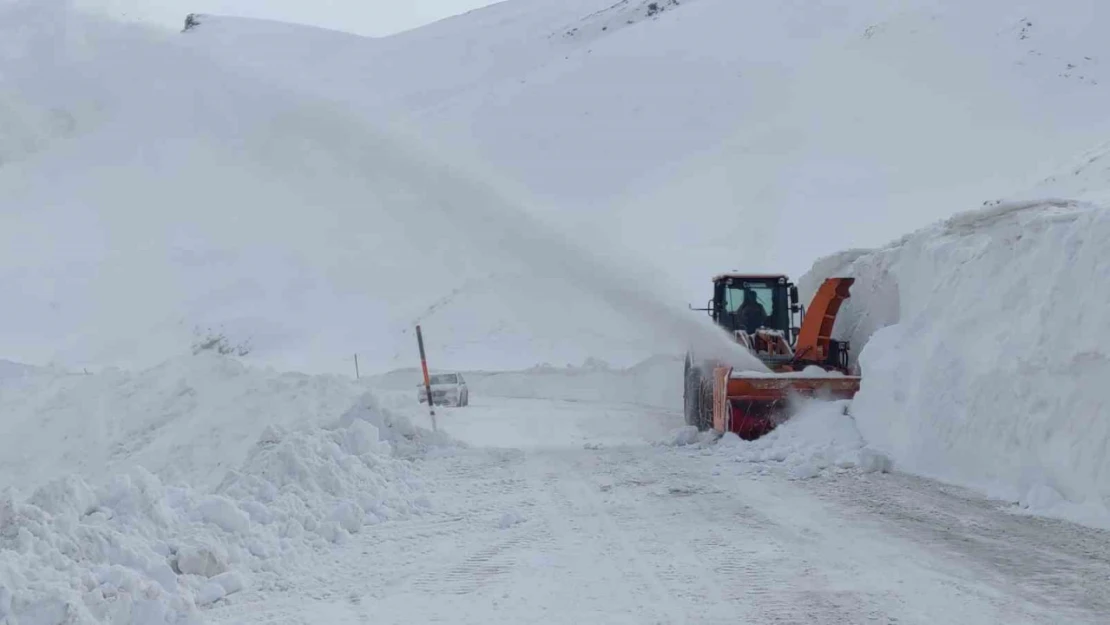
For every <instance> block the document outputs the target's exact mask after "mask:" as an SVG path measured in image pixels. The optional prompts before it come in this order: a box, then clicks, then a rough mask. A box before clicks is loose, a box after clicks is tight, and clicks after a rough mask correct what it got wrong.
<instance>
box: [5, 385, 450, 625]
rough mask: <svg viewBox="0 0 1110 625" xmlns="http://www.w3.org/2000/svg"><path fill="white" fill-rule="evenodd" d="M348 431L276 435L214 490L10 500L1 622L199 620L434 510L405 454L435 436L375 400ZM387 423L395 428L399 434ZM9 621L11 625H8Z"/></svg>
mask: <svg viewBox="0 0 1110 625" xmlns="http://www.w3.org/2000/svg"><path fill="white" fill-rule="evenodd" d="M339 421H340V422H339V423H336V424H333V425H331V426H328V427H316V426H304V427H301V428H299V429H296V430H287V429H285V428H282V427H270V428H267V429H266V430H265V432H264V433H263V434H262V436H261V437H260V438H259V440H258V441H257V442H256V443H255V444H254V447H253V448H252V449H251V451H250V453H249V455H248V457H247V459H246V461H245V462H243V463H242V465H241V466H240V467H239V468H238V469H236V470H233V471H231V472H229V473H228V474H227V476H226V477H225V479H224V480H223V481H222V483H220V485H219V486H218V487H217V488H215V489H213V490H211V491H206V490H204V489H198V488H193V487H188V486H168V485H166V484H165V483H164V482H163V481H162V480H160V479H159V478H158V477H157V476H156V475H154V474H153V473H151V472H149V471H147V470H145V469H143V468H141V467H137V468H134V469H133V470H131V471H130V472H128V473H126V474H122V475H119V476H117V477H116V478H115V479H113V480H111V481H110V482H108V483H107V484H106V485H104V486H102V487H99V488H94V487H92V486H90V485H89V484H88V483H87V482H86V481H85V480H84V479H82V478H81V477H78V476H67V477H64V478H60V479H58V480H55V481H52V482H50V483H48V484H46V485H44V486H42V487H41V488H38V489H37V490H35V491H34V492H33V493H32V494H31V496H30V497H28V498H26V499H20V498H18V497H16V496H15V494H14V492H13V491H12V490H10V489H9V490H7V491H5V492H4V493H3V495H0V622H5V623H21V624H22V623H31V624H35V625H37V624H39V623H44V624H45V623H60V622H66V623H79V624H86V623H88V624H92V623H143V624H155V623H194V622H198V621H199V620H200V612H199V611H198V610H199V608H201V607H203V606H207V605H211V604H213V603H215V602H217V601H220V600H222V599H223V598H225V597H227V596H228V595H232V594H234V593H236V592H240V591H241V590H243V589H244V588H246V587H248V586H250V587H255V588H261V589H267V588H277V587H280V583H281V579H282V577H283V575H285V574H286V573H285V571H287V570H288V569H290V568H292V567H296V566H297V565H298V563H302V562H306V560H308V559H311V558H313V557H314V553H315V552H316V551H319V550H321V549H324V548H326V547H327V546H328V545H331V544H336V543H343V542H344V541H346V540H348V538H349V537H350V535H351V534H354V533H357V532H359V531H361V530H362V528H364V527H365V526H367V525H374V524H377V523H381V522H383V521H387V520H391V519H398V518H405V517H409V516H411V515H415V514H420V513H421V512H422V511H423V510H425V509H426V508H427V507H428V502H427V501H426V499H424V497H423V496H422V495H421V494H420V485H419V482H418V481H417V480H416V479H415V478H414V477H413V475H412V473H411V472H410V469H409V468H408V463H407V462H405V461H404V460H402V459H397V458H394V457H393V455H392V453H391V451H392V448H393V447H394V445H395V444H396V443H397V442H400V441H409V442H410V443H411V442H412V441H413V440H416V439H421V438H422V437H425V434H426V433H424V432H422V431H421V430H419V429H418V428H413V427H412V426H411V425H407V424H404V423H403V422H402V420H400V419H399V418H398V417H396V416H393V415H388V414H382V413H380V412H379V411H377V410H375V409H374V408H373V407H372V405H371V403H370V402H368V401H364V402H363V403H362V404H360V406H359V407H358V409H357V410H353V411H351V412H349V413H348V414H347V415H346V416H345V417H344V418H343V419H340V420H339ZM378 424H385V428H386V429H385V430H384V432H385V435H384V436H383V435H382V434H383V430H382V429H379V427H378ZM5 619H6V620H5Z"/></svg>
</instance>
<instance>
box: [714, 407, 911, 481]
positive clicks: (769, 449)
mask: <svg viewBox="0 0 1110 625" xmlns="http://www.w3.org/2000/svg"><path fill="white" fill-rule="evenodd" d="M848 406H849V402H847V401H833V402H825V401H817V400H808V401H805V402H804V403H802V404H800V405H799V406H798V408H797V410H798V412H797V413H796V414H795V415H794V416H793V417H792V418H791V419H790V420H789V421H787V422H786V423H784V424H782V425H780V426H779V427H777V428H775V429H774V430H773V431H771V432H770V433H769V434H767V435H766V436H763V437H761V438H759V439H757V440H754V441H744V440H741V439H740V437H738V436H736V435H735V434H732V433H729V434H726V435H725V436H724V437H722V438H721V440H720V442H719V443H718V446H719V447H720V448H721V449H722V450H724V451H725V453H728V454H730V455H734V457H735V458H736V460H738V461H740V462H750V463H757V464H771V465H774V466H777V467H782V468H785V469H787V470H788V471H789V472H790V474H791V475H792V476H794V477H795V478H798V479H808V478H811V477H816V476H817V475H819V474H820V473H821V472H822V471H824V470H826V469H853V468H858V469H862V470H864V471H868V472H874V471H882V472H886V471H889V470H890V469H891V463H890V460H889V459H887V458H886V457H885V456H883V455H882V454H880V453H877V452H875V451H874V450H872V449H869V448H868V447H867V445H866V444H865V442H864V440H863V438H862V437H861V436H860V433H859V430H857V429H856V424H855V422H854V421H853V419H852V417H851V416H850V415H849V414H848V413H847V408H848Z"/></svg>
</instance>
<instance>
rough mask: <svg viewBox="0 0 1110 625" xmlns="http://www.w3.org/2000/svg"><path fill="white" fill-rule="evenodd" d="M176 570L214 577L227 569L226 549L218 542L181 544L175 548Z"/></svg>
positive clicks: (187, 573) (188, 573)
mask: <svg viewBox="0 0 1110 625" xmlns="http://www.w3.org/2000/svg"><path fill="white" fill-rule="evenodd" d="M175 562H176V564H177V570H178V571H180V572H181V573H183V574H185V575H200V576H202V577H215V576H216V575H219V574H220V573H223V572H225V571H227V569H228V566H229V565H228V556H227V550H226V549H225V548H224V547H223V546H222V545H220V544H218V543H213V542H208V543H205V544H196V545H183V546H182V547H181V548H179V549H178V550H177V558H176V560H175Z"/></svg>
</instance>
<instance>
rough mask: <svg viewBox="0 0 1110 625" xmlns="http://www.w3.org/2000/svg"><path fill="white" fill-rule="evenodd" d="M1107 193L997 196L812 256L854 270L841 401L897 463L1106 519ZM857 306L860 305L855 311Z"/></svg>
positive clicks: (1109, 512)
mask: <svg viewBox="0 0 1110 625" xmlns="http://www.w3.org/2000/svg"><path fill="white" fill-rule="evenodd" d="M1108 241H1110V208H1107V207H1104V206H1097V205H1091V204H1085V203H1078V202H1069V201H1046V202H1034V203H1022V204H1016V203H1014V204H1002V205H998V206H994V207H992V208H990V209H987V210H982V211H978V212H972V213H968V214H963V215H959V216H956V217H954V218H952V219H949V220H947V221H946V222H944V223H941V224H938V225H936V226H934V227H931V228H928V229H925V230H922V231H919V232H916V233H914V234H911V235H909V236H907V237H906V238H904V239H903V240H901V241H898V242H896V243H894V244H892V245H891V246H889V247H887V248H884V249H881V250H876V251H873V252H870V253H866V254H862V255H858V256H857V257H855V258H854V259H853V258H849V259H847V260H848V261H849V262H848V263H847V264H846V265H844V266H841V267H836V266H835V263H827V262H826V263H821V264H819V265H818V267H819V273H815V274H813V275H810V276H807V281H808V282H809V283H815V282H816V281H818V280H819V279H821V278H823V277H825V276H827V275H832V274H836V275H850V276H854V277H855V278H856V284H855V285H854V286H853V288H852V299H851V300H849V304H848V305H847V306H846V307H845V308H843V309H842V311H843V312H842V315H843V317H842V319H841V320H839V321H838V327H837V330H836V333H837V334H838V335H839V336H840V337H842V338H848V339H850V340H851V342H852V344H853V346H854V349H856V350H860V349H861V348H862V352H861V354H860V364H861V366H862V369H863V386H862V389H861V392H860V393H859V395H858V396H857V397H856V399H855V401H854V402H853V405H852V413H853V414H854V415H855V418H856V422H857V424H858V426H859V430H860V432H861V433H862V434H863V437H864V439H866V440H867V441H868V443H870V444H872V445H874V446H875V447H876V448H878V449H880V450H883V451H884V452H886V453H889V454H890V455H891V456H892V457H893V458H894V460H895V462H896V463H897V464H898V466H899V467H900V468H903V469H905V470H908V471H912V472H916V473H919V474H923V475H927V476H932V477H936V478H939V479H942V480H947V481H951V482H954V483H958V484H962V485H966V486H971V487H976V488H979V489H982V490H984V491H986V492H987V493H989V494H991V495H993V496H997V497H1001V498H1006V499H1010V500H1013V501H1018V502H1020V503H1021V504H1022V505H1023V506H1025V507H1027V508H1029V509H1030V510H1033V511H1036V512H1041V513H1048V514H1053V515H1060V516H1066V517H1068V518H1072V519H1074V520H1078V521H1082V522H1089V523H1093V524H1103V525H1105V524H1108V523H1110V455H1108V454H1107V453H1106V450H1107V448H1108V447H1110V386H1108V385H1107V384H1106V381H1107V380H1110V335H1108V334H1107V333H1106V332H1104V331H1103V330H1104V329H1105V328H1108V327H1110V306H1107V303H1108V302H1110V281H1107V279H1106V277H1107V276H1108V275H1110V253H1108V251H1107V242H1108ZM861 311H867V312H866V313H864V312H861Z"/></svg>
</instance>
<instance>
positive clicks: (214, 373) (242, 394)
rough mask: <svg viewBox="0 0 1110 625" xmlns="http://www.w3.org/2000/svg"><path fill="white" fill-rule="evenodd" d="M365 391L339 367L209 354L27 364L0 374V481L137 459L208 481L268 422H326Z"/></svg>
mask: <svg viewBox="0 0 1110 625" xmlns="http://www.w3.org/2000/svg"><path fill="white" fill-rule="evenodd" d="M365 391H366V388H365V387H364V386H362V385H360V384H358V383H356V382H355V381H354V380H351V379H349V378H345V377H342V376H330V375H305V374H301V373H280V372H277V371H273V370H270V369H262V368H254V367H248V366H245V365H243V364H242V363H240V362H238V361H236V360H234V359H230V358H225V357H222V356H218V355H216V354H208V353H203V354H200V355H198V356H185V357H180V358H175V359H172V360H169V361H166V362H164V363H162V364H160V365H158V366H156V367H152V368H149V369H146V370H142V371H138V372H134V373H131V372H126V371H121V370H115V369H110V370H107V371H104V372H101V373H95V374H92V375H81V374H67V373H58V372H53V371H49V370H43V369H29V370H23V372H22V375H19V376H3V377H0V414H2V415H3V419H0V487H4V486H14V487H16V488H25V487H29V488H34V487H36V486H39V485H41V484H42V483H43V482H45V481H47V480H50V479H53V478H57V477H62V476H64V475H67V474H70V473H79V474H80V475H82V476H83V477H84V478H85V479H86V480H88V481H89V482H91V483H94V484H97V485H99V484H100V482H101V481H102V480H103V479H106V478H108V477H110V476H112V475H114V474H116V473H122V472H125V471H126V470H127V469H128V467H130V466H131V465H140V466H143V467H145V468H146V469H147V470H148V471H150V472H151V473H154V474H155V475H157V476H158V477H159V478H160V479H162V480H163V481H166V482H175V481H184V482H186V483H188V484H190V485H191V486H194V487H206V488H210V487H212V486H215V485H216V484H217V483H218V482H219V480H220V479H222V477H223V475H224V473H226V471H227V469H228V468H230V467H231V466H234V465H235V464H236V463H238V462H239V461H241V460H242V458H244V457H245V456H246V454H247V452H248V450H249V449H250V445H251V444H252V442H253V441H255V440H257V439H258V437H259V435H260V434H261V433H262V430H263V429H264V428H265V427H266V426H267V425H273V426H280V427H294V426H297V425H299V424H302V423H315V424H317V425H319V424H322V423H324V422H325V420H327V419H332V418H335V417H336V416H337V415H340V414H342V413H343V411H345V410H346V409H348V408H349V407H350V406H351V405H352V404H354V403H355V402H356V401H357V400H358V398H359V397H360V396H361V395H362V394H363V393H365Z"/></svg>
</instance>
